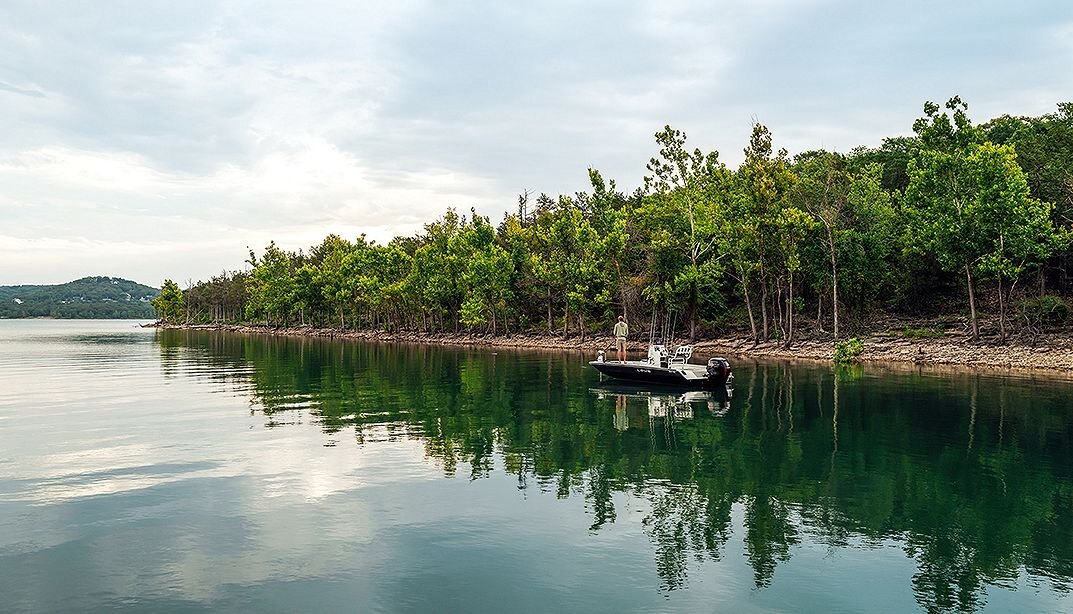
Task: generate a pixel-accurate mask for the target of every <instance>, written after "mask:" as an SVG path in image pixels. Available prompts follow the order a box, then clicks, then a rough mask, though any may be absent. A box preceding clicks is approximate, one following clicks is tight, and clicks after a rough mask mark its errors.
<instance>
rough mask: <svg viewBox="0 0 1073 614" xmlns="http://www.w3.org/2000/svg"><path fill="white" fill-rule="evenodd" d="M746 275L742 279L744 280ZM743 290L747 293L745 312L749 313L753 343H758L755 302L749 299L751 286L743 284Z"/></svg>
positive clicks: (746, 283)
mask: <svg viewBox="0 0 1073 614" xmlns="http://www.w3.org/2000/svg"><path fill="white" fill-rule="evenodd" d="M744 277H745V276H744V275H743V276H742V279H744ZM741 287H742V289H743V290H744V291H745V310H746V311H748V312H749V330H750V331H752V334H753V343H756V318H754V317H753V302H752V301H751V300H750V299H749V284H748V282H744V281H743V282H742V284H741Z"/></svg>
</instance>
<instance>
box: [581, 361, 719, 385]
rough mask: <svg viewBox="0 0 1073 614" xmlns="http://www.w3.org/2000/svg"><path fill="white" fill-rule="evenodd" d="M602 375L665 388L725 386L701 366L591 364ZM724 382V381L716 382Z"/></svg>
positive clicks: (633, 363)
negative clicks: (668, 366)
mask: <svg viewBox="0 0 1073 614" xmlns="http://www.w3.org/2000/svg"><path fill="white" fill-rule="evenodd" d="M589 364H590V365H592V367H593V368H594V369H596V370H597V371H599V372H600V373H602V374H604V375H606V376H608V377H611V378H614V379H616V380H620V381H624V382H644V383H649V384H662V385H665V386H688V387H691V388H701V387H711V386H721V385H725V384H726V381H725V379H723V378H712V377H710V376H709V375H708V373H707V372H706V371H705V370H704V367H701V366H700V365H684V366H683V367H682V368H667V367H656V366H653V365H650V364H648V363H643V362H612V361H605V362H600V361H598V360H594V361H592V362H590V363H589ZM716 380H722V381H716Z"/></svg>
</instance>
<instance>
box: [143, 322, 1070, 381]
mask: <svg viewBox="0 0 1073 614" xmlns="http://www.w3.org/2000/svg"><path fill="white" fill-rule="evenodd" d="M148 326H154V327H158V328H170V329H186V330H214V331H224V332H230V333H238V334H246V335H277V336H288V337H318V338H330V339H354V340H363V341H374V342H384V343H423V344H433V345H457V346H485V347H496V348H518V349H545V350H574V351H579V352H587V353H592V354H595V353H596V352H597V351H599V350H609V349H611V348H613V347H614V340H613V339H612V338H611V337H610V336H589V337H587V338H586V339H585V340H584V341H582V340H581V339H580V337H567V338H563V337H559V336H554V335H546V334H515V335H498V336H497V335H482V334H472V333H457V334H456V333H419V332H399V333H389V332H383V331H340V330H338V329H331V328H314V327H288V328H277V327H269V326H256V325H238V324H192V325H176V324H164V323H160V322H157V323H154V324H150V325H148ZM861 340H862V341H863V342H864V351H863V352H862V353H861V354H860V356H859V360H860V361H861V362H868V363H887V364H892V365H893V364H901V365H916V366H931V367H946V368H950V367H969V368H975V369H980V368H983V369H989V370H992V369H998V370H1006V371H1009V370H1031V371H1038V370H1046V371H1050V372H1051V373H1055V372H1060V373H1064V374H1066V375H1069V376H1070V377H1073V337H1070V336H1068V335H1046V336H1040V337H1039V338H1038V339H1037V340H1036V343H1035V344H1027V343H1024V342H1018V341H1011V342H1009V343H1007V344H1005V345H999V344H987V343H971V342H970V341H969V339H968V338H966V337H965V336H962V335H953V334H948V335H944V336H942V337H937V338H925V339H919V338H907V337H904V336H902V335H898V334H896V333H877V334H872V335H867V336H862V337H861ZM694 345H695V346H696V354H697V356H698V357H706V356H713V355H725V356H728V357H734V358H764V359H782V360H801V361H809V362H825V363H830V362H831V357H832V355H833V353H834V345H835V344H834V341H833V340H802V341H797V342H794V343H792V344H791V345H790V346H789V347H786V346H784V345H783V344H782V343H781V342H776V341H768V342H764V343H754V342H753V341H752V340H749V339H744V338H731V337H727V338H718V339H706V340H703V341H698V342H696V343H695V344H694ZM644 348H645V342H644V341H641V340H630V342H629V351H630V354H631V356H632V355H637V354H638V353H640V352H642V351H643V350H644Z"/></svg>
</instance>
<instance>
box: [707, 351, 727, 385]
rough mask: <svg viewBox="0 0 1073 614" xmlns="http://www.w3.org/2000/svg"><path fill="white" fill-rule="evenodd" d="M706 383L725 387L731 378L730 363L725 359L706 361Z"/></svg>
mask: <svg viewBox="0 0 1073 614" xmlns="http://www.w3.org/2000/svg"><path fill="white" fill-rule="evenodd" d="M707 371H708V383H709V384H711V385H713V386H725V385H726V384H727V381H728V380H730V378H731V371H730V363H729V362H728V361H727V359H726V358H709V359H708V368H707Z"/></svg>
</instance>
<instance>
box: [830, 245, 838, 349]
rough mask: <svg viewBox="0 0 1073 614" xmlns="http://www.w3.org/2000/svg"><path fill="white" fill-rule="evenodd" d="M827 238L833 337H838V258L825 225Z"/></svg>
mask: <svg viewBox="0 0 1073 614" xmlns="http://www.w3.org/2000/svg"><path fill="white" fill-rule="evenodd" d="M827 240H828V242H829V243H830V246H831V313H832V314H834V327H835V339H838V330H839V329H838V259H837V258H836V257H835V237H834V233H832V232H831V227H830V226H828V227H827Z"/></svg>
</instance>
